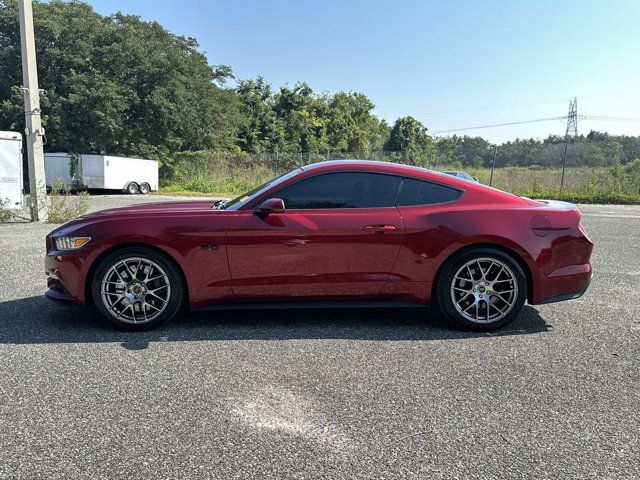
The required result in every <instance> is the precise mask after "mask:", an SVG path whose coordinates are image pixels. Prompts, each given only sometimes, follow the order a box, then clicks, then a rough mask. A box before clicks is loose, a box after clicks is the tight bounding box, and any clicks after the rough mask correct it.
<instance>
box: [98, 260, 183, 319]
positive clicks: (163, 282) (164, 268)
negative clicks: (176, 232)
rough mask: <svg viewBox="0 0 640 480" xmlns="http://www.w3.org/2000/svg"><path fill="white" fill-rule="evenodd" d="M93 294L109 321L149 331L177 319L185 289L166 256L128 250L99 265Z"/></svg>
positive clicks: (100, 309) (178, 274) (99, 308)
mask: <svg viewBox="0 0 640 480" xmlns="http://www.w3.org/2000/svg"><path fill="white" fill-rule="evenodd" d="M92 293H93V301H94V303H95V305H96V307H97V308H98V310H99V311H100V313H101V314H102V315H103V316H104V317H105V318H106V319H108V320H109V321H111V322H113V323H114V324H116V325H118V326H119V327H121V328H125V329H128V330H147V329H149V328H153V327H155V326H158V325H161V324H163V323H165V322H167V321H169V320H171V319H172V318H173V317H175V315H176V314H177V313H178V312H179V311H180V308H181V306H182V303H183V295H184V286H183V284H182V279H181V276H180V273H179V272H178V270H177V268H176V267H175V265H174V264H173V263H172V262H171V261H169V260H167V259H166V257H165V256H164V255H162V254H160V253H158V252H155V251H153V250H151V249H147V248H140V247H127V248H123V249H122V250H118V251H116V252H114V253H112V254H111V255H109V256H107V257H106V258H105V259H104V260H103V261H102V262H101V263H100V265H99V266H98V269H97V270H96V273H95V275H94V278H93V285H92Z"/></svg>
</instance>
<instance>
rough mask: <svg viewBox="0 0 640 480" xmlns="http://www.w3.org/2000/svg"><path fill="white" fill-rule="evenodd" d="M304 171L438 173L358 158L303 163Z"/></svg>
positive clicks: (423, 174)
mask: <svg viewBox="0 0 640 480" xmlns="http://www.w3.org/2000/svg"><path fill="white" fill-rule="evenodd" d="M300 168H301V169H302V170H304V171H305V172H309V171H313V170H334V169H335V170H348V169H350V168H357V169H365V170H366V169H371V170H381V171H387V172H389V173H395V174H399V175H414V176H415V175H416V174H417V175H419V176H423V177H424V176H425V174H429V173H431V174H435V175H439V174H440V172H435V171H433V170H428V169H426V168H423V167H416V166H414V165H405V164H403V163H391V162H379V161H376V160H358V159H350V160H328V161H326V162H318V163H312V164H310V165H305V166H303V167H300Z"/></svg>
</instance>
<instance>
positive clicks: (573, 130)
mask: <svg viewBox="0 0 640 480" xmlns="http://www.w3.org/2000/svg"><path fill="white" fill-rule="evenodd" d="M577 136H578V97H573V100H570V101H569V113H568V114H567V131H566V133H565V134H564V155H563V156H562V178H561V179H560V189H563V188H564V170H565V168H566V166H567V148H568V147H569V137H577Z"/></svg>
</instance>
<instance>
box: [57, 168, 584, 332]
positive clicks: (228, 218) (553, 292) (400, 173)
mask: <svg viewBox="0 0 640 480" xmlns="http://www.w3.org/2000/svg"><path fill="white" fill-rule="evenodd" d="M592 248H593V244H592V243H591V241H590V240H589V238H588V237H587V235H586V232H585V230H584V227H583V226H582V224H581V223H580V211H579V210H578V209H577V208H576V207H575V206H573V205H571V204H568V203H563V202H554V201H534V200H530V199H527V198H522V197H518V196H515V195H511V194H508V193H505V192H502V191H500V190H496V189H493V188H489V187H486V186H484V185H480V184H478V183H474V182H469V181H466V180H462V179H458V178H455V177H451V176H449V175H444V174H439V173H436V172H432V171H429V170H425V169H422V168H417V167H410V166H406V165H398V164H390V163H382V162H367V161H334V162H325V163H318V164H315V165H310V166H307V167H302V168H299V169H297V170H295V171H293V172H291V173H288V174H287V175H284V176H282V177H280V178H277V179H276V180H273V181H271V182H269V183H267V184H265V185H262V186H260V187H258V188H256V189H254V190H252V191H250V192H248V193H246V194H245V195H242V196H240V197H238V198H236V199H234V200H231V201H229V202H226V203H225V202H217V203H216V204H213V205H212V203H211V202H209V201H187V202H169V203H153V204H145V205H135V206H131V207H125V208H116V209H112V210H104V211H101V212H97V213H93V214H90V215H87V216H85V217H82V218H80V219H78V220H75V221H72V222H70V223H67V224H66V225H63V226H61V227H59V228H57V229H56V230H54V231H53V232H51V234H49V235H48V236H47V256H46V261H45V262H46V274H47V276H48V287H49V288H48V290H47V292H46V295H47V296H49V297H51V298H54V299H58V300H67V301H71V302H74V303H77V304H85V305H86V304H90V303H93V304H95V306H96V307H97V308H98V310H99V311H100V312H101V313H102V315H104V316H105V317H106V318H108V319H109V320H111V321H112V322H114V323H116V324H117V325H119V326H121V327H125V328H130V329H145V328H149V327H152V326H156V325H158V324H161V323H163V322H166V321H167V320H169V319H171V318H172V317H174V316H175V315H176V314H177V313H178V311H179V310H180V309H181V307H183V306H185V305H186V306H190V307H191V308H207V307H208V308H229V306H232V305H234V306H238V305H247V306H249V305H253V306H256V305H260V306H261V307H266V306H272V307H273V306H278V307H282V306H285V305H288V306H290V305H295V306H300V307H304V306H309V305H315V306H317V305H330V306H335V305H337V304H340V305H351V306H353V305H355V306H371V305H382V304H385V305H398V306H402V305H404V306H407V305H411V306H416V305H427V304H432V306H433V305H436V306H437V308H438V309H439V310H440V312H442V314H443V315H444V316H445V317H447V318H448V319H449V320H451V321H452V322H454V323H455V324H457V325H459V326H463V327H467V328H472V329H482V330H487V329H493V328H497V327H500V326H503V325H506V324H508V323H509V322H511V321H512V320H513V319H514V318H516V317H517V316H518V314H519V312H520V310H521V309H522V306H523V304H524V302H525V301H528V302H529V303H531V304H539V303H548V302H556V301H560V300H568V299H571V298H576V297H579V296H580V295H582V294H583V293H584V291H585V290H586V289H587V287H588V285H589V281H590V279H591V273H592V271H591V264H590V257H591V250H592Z"/></svg>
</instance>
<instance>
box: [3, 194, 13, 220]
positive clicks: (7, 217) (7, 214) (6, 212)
mask: <svg viewBox="0 0 640 480" xmlns="http://www.w3.org/2000/svg"><path fill="white" fill-rule="evenodd" d="M8 204H9V199H6V200H0V223H4V222H8V221H9V220H11V217H12V215H11V212H10V211H9V209H8V208H7V205H8Z"/></svg>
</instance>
